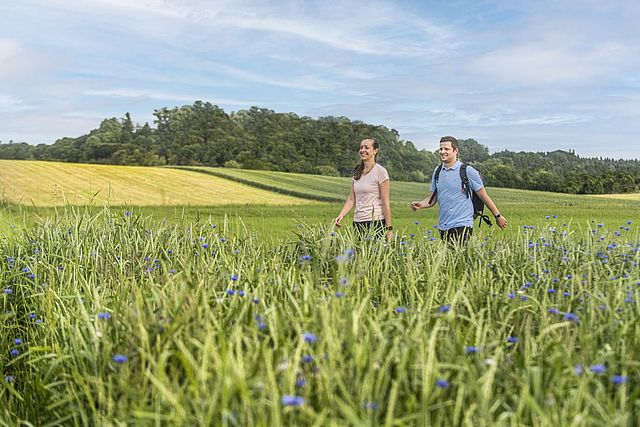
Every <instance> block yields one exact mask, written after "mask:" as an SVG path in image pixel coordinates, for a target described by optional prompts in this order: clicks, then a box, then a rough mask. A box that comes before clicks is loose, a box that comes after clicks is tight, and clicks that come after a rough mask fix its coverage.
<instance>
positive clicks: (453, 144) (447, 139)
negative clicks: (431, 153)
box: [440, 136, 458, 150]
mask: <svg viewBox="0 0 640 427" xmlns="http://www.w3.org/2000/svg"><path fill="white" fill-rule="evenodd" d="M440 142H450V143H451V147H452V148H453V149H454V150H457V149H458V140H457V139H456V138H454V137H453V136H443V137H442V138H440Z"/></svg>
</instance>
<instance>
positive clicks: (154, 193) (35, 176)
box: [0, 160, 313, 206]
mask: <svg viewBox="0 0 640 427" xmlns="http://www.w3.org/2000/svg"><path fill="white" fill-rule="evenodd" d="M0 200H4V201H6V202H9V203H16V204H25V205H34V206H61V205H66V204H72V205H90V204H94V205H103V204H106V205H123V204H130V205H139V206H149V205H203V206H204V205H220V204H247V203H251V204H267V205H297V204H309V203H313V202H312V201H310V200H305V199H300V198H296V197H291V196H287V195H283V194H278V193H274V192H270V191H266V190H262V189H259V188H255V187H251V186H248V185H244V184H241V183H238V182H234V181H230V180H228V179H222V178H218V177H215V176H211V175H205V174H199V173H193V172H189V171H184V170H177V169H169V168H153V167H140V166H107V165H90V164H77V163H57V162H38V161H20V160H0Z"/></svg>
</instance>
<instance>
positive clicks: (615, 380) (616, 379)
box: [610, 375, 627, 385]
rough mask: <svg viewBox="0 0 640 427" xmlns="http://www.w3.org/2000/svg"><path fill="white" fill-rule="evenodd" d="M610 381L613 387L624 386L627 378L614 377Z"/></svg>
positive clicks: (622, 376) (621, 376)
mask: <svg viewBox="0 0 640 427" xmlns="http://www.w3.org/2000/svg"><path fill="white" fill-rule="evenodd" d="M610 380H611V382H612V383H613V384H615V385H622V384H626V382H627V377H625V376H624V375H614V376H612V377H611V378H610Z"/></svg>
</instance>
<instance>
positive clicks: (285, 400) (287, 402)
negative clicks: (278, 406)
mask: <svg viewBox="0 0 640 427" xmlns="http://www.w3.org/2000/svg"><path fill="white" fill-rule="evenodd" d="M280 402H281V403H282V405H283V406H302V405H304V398H303V397H300V396H290V395H284V396H282V399H280Z"/></svg>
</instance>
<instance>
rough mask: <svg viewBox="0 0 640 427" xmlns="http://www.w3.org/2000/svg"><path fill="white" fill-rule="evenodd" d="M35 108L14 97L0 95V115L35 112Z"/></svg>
mask: <svg viewBox="0 0 640 427" xmlns="http://www.w3.org/2000/svg"><path fill="white" fill-rule="evenodd" d="M34 108H35V107H33V106H30V105H28V104H26V103H25V102H24V101H23V100H21V99H19V98H17V97H15V96H13V95H3V94H1V93H0V113H18V112H20V111H27V110H33V109H34Z"/></svg>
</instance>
